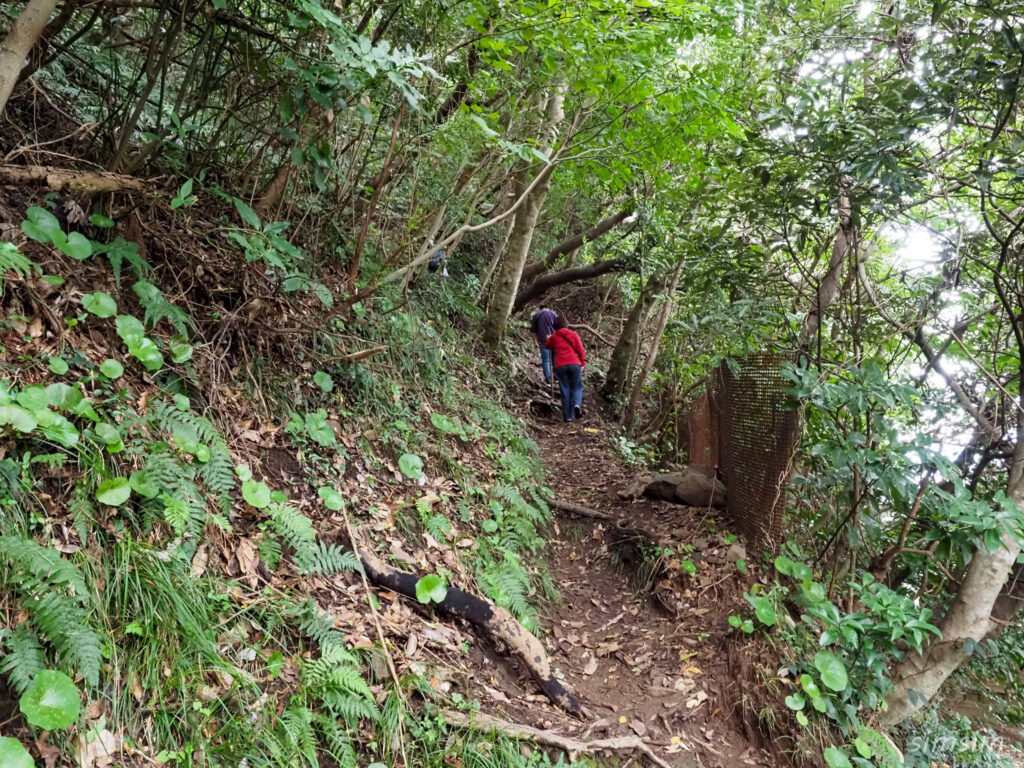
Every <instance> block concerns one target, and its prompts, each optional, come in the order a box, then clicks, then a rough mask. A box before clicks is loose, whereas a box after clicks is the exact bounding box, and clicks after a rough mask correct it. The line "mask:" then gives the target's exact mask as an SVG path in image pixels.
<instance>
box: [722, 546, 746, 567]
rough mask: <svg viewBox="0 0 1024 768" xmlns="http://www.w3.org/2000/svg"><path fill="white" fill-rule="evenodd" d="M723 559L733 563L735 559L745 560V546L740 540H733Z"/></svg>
mask: <svg viewBox="0 0 1024 768" xmlns="http://www.w3.org/2000/svg"><path fill="white" fill-rule="evenodd" d="M725 559H726V561H727V562H730V563H735V562H736V561H737V560H746V559H747V548H746V547H745V546H743V545H742V544H741V543H740V542H738V541H734V542H733V543H732V545H731V546H730V547H729V550H728V551H727V552H726V553H725Z"/></svg>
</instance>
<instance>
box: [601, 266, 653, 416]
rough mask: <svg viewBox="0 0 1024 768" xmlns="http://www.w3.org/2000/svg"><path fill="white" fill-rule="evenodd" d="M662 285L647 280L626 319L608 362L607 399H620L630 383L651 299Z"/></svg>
mask: <svg viewBox="0 0 1024 768" xmlns="http://www.w3.org/2000/svg"><path fill="white" fill-rule="evenodd" d="M660 286H661V283H660V282H659V281H658V280H657V279H656V278H654V277H651V278H649V279H648V280H647V285H645V286H644V287H643V288H642V289H641V290H640V294H639V295H638V296H637V298H636V304H634V305H633V309H632V310H630V312H629V317H627V318H626V324H625V325H624V326H622V333H621V334H619V340H618V341H617V342H616V343H615V349H613V350H612V356H611V360H610V361H609V362H608V372H607V373H606V374H605V377H604V385H603V386H602V387H601V394H602V395H603V396H604V397H606V398H614V397H618V396H619V395H620V394H622V391H623V389H625V387H626V382H627V381H629V371H630V368H631V367H632V360H633V358H634V356H635V354H636V348H637V347H638V346H639V344H640V331H641V329H642V328H643V323H644V315H645V314H646V313H647V307H648V305H649V304H650V299H651V297H652V296H653V295H654V294H655V293H657V292H658V289H659V288H660Z"/></svg>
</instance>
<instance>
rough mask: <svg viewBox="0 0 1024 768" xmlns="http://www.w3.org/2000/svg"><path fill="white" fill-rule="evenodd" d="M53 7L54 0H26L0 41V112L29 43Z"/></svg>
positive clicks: (30, 44)
mask: <svg viewBox="0 0 1024 768" xmlns="http://www.w3.org/2000/svg"><path fill="white" fill-rule="evenodd" d="M56 8H57V0H29V2H28V4H27V5H26V6H25V9H24V10H23V11H22V12H21V14H20V15H19V16H18V18H17V19H15V20H14V24H12V25H11V29H10V31H9V32H8V33H7V37H5V38H4V41H3V42H2V43H0V113H2V112H3V111H4V107H6V106H7V100H8V99H9V98H10V97H11V92H12V91H13V90H14V86H15V84H16V83H17V82H18V76H19V75H20V74H21V68H22V66H23V65H24V64H25V59H27V58H28V54H29V51H31V50H32V46H33V45H35V44H36V41H37V40H39V36H40V35H41V34H42V33H43V29H45V27H46V23H47V22H48V21H49V20H50V16H52V15H53V12H54V10H56Z"/></svg>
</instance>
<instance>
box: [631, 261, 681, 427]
mask: <svg viewBox="0 0 1024 768" xmlns="http://www.w3.org/2000/svg"><path fill="white" fill-rule="evenodd" d="M682 276H683V262H679V264H678V265H677V266H676V268H675V271H674V272H673V273H672V277H671V278H669V282H668V289H667V290H666V292H665V303H664V304H663V305H662V307H661V315H659V317H658V325H657V327H656V328H655V329H654V336H652V337H651V348H650V349H649V350H648V351H647V358H646V359H645V360H644V364H643V366H642V367H641V368H640V373H638V374H637V376H636V381H634V382H633V389H632V391H631V392H630V393H629V404H628V405H627V406H626V412H625V413H624V414H623V415H622V423H623V425H625V427H626V428H627V429H628V428H629V427H630V426H632V424H633V419H634V418H635V417H636V409H637V405H638V404H639V403H640V395H641V394H642V393H643V390H644V383H645V382H646V381H647V377H648V376H649V375H650V373H651V369H652V368H654V361H655V360H656V359H657V358H658V348H659V347H660V346H661V337H662V336H664V335H665V328H667V327H668V321H669V318H670V317H672V308H673V306H674V304H673V301H672V297H673V296H674V295H675V292H676V288H678V287H679V280H680V278H681V277H682Z"/></svg>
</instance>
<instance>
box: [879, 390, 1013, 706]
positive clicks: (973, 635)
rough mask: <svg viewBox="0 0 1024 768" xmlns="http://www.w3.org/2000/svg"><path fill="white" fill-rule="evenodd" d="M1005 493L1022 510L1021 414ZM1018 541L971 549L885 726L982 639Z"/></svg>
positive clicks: (906, 669)
mask: <svg viewBox="0 0 1024 768" xmlns="http://www.w3.org/2000/svg"><path fill="white" fill-rule="evenodd" d="M1011 462H1012V463H1011V465H1010V472H1009V481H1008V483H1007V487H1006V495H1007V497H1008V498H1010V499H1011V500H1012V501H1013V502H1015V503H1016V504H1017V506H1018V508H1022V509H1024V414H1021V413H1020V411H1019V409H1018V413H1017V444H1016V446H1015V447H1014V451H1013V458H1012V459H1011ZM1019 553H1020V545H1019V544H1018V543H1017V541H1016V540H1015V539H1013V538H1011V537H1010V536H1006V535H1004V536H1003V546H1002V547H1001V548H1000V549H997V550H995V551H994V552H989V551H988V550H986V549H984V548H979V549H978V550H976V551H975V553H974V557H972V558H971V563H970V565H969V566H968V567H967V574H966V576H965V577H964V580H963V583H962V584H961V585H960V589H959V590H958V591H957V593H956V598H954V600H953V604H952V605H951V606H950V608H949V612H948V613H947V614H946V615H945V616H944V617H943V618H942V622H941V623H940V625H939V629H941V630H942V637H941V638H940V639H938V640H936V641H934V642H932V643H931V644H930V645H928V646H926V647H925V649H924V652H923V653H920V654H917V653H915V654H912V655H908V656H907V657H906V658H905V659H904V660H903V661H902V662H901V663H900V664H899V666H897V668H896V674H895V675H894V678H895V680H896V687H895V688H894V689H893V691H892V693H890V694H889V698H888V699H887V700H886V703H887V704H888V705H889V708H888V710H887V711H886V712H885V713H884V714H883V715H882V717H883V721H884V723H885V724H886V725H895V724H896V723H900V722H902V721H904V720H906V719H907V718H908V717H910V716H911V715H913V714H914V713H915V712H917V711H918V710H919V709H921V707H923V706H924V705H925V704H927V703H928V701H930V700H931V698H932V697H933V696H934V695H935V694H936V693H937V692H938V690H939V688H940V687H941V686H942V684H943V683H944V682H946V680H947V679H948V678H949V676H950V675H951V674H953V673H954V672H955V671H956V670H957V668H958V667H959V666H960V665H961V664H962V663H963V662H964V661H965V660H966V659H967V650H966V648H965V644H966V641H967V640H968V639H970V640H973V641H974V642H979V643H980V642H981V641H982V640H983V639H984V638H985V636H986V635H988V634H989V633H990V632H991V631H992V630H993V629H994V627H995V626H996V624H995V622H993V621H992V610H993V608H994V607H995V605H996V601H997V600H998V599H999V596H1000V594H1001V593H1002V591H1003V586H1004V585H1005V584H1006V579H1007V577H1008V576H1009V575H1010V572H1011V571H1012V570H1013V567H1014V564H1015V563H1016V561H1017V555H1018V554H1019Z"/></svg>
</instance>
